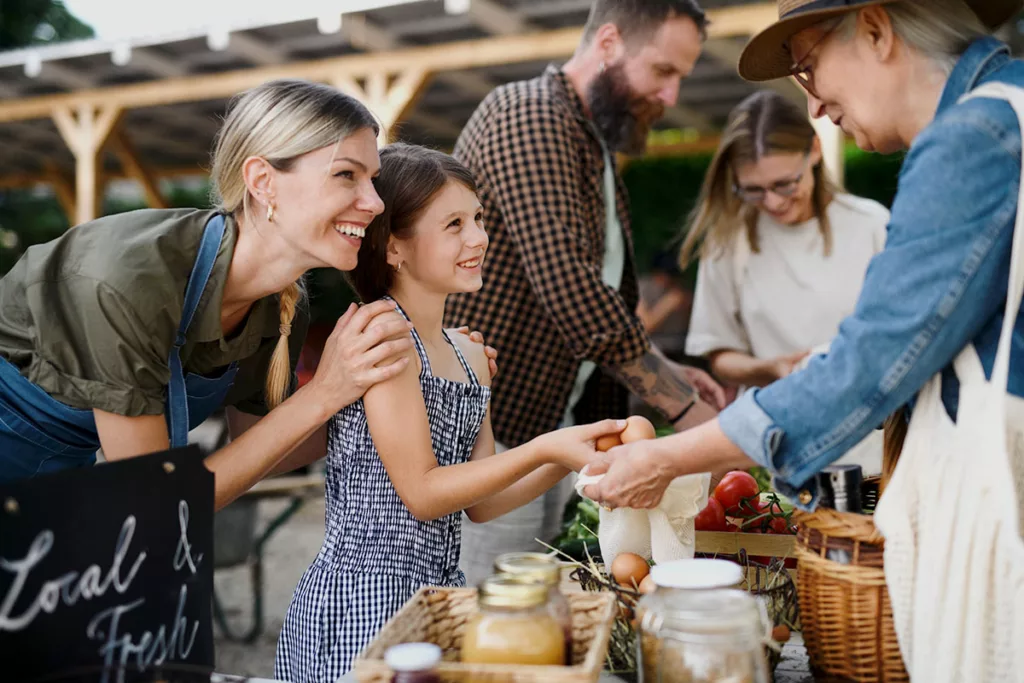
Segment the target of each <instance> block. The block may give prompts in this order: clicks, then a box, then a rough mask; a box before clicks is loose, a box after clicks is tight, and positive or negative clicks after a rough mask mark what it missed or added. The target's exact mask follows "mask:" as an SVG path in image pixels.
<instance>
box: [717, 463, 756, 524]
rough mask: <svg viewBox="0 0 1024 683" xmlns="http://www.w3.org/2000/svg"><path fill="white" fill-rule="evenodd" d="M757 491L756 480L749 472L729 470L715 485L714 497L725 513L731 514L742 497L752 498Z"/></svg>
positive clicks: (734, 511) (735, 510)
mask: <svg viewBox="0 0 1024 683" xmlns="http://www.w3.org/2000/svg"><path fill="white" fill-rule="evenodd" d="M759 492H760V490H759V489H758V487H757V480H756V479H754V478H753V477H752V476H750V474H748V473H747V472H742V471H738V472H730V473H729V474H727V475H725V476H724V477H722V481H720V482H718V486H716V487H715V498H716V499H717V500H718V502H719V503H721V504H722V507H724V508H725V512H726V514H729V515H733V514H735V513H736V512H737V511H738V509H739V507H738V506H739V504H740V502H741V501H743V499H744V498H752V497H754V496H756V495H757V494H758V493H759Z"/></svg>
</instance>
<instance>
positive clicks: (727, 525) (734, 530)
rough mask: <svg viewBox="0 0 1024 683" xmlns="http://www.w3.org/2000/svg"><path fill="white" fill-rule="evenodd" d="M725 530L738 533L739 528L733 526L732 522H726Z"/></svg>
mask: <svg viewBox="0 0 1024 683" xmlns="http://www.w3.org/2000/svg"><path fill="white" fill-rule="evenodd" d="M725 530H726V531H732V532H738V531H739V530H740V528H739V527H738V526H736V525H735V524H733V523H732V522H728V523H726V525H725Z"/></svg>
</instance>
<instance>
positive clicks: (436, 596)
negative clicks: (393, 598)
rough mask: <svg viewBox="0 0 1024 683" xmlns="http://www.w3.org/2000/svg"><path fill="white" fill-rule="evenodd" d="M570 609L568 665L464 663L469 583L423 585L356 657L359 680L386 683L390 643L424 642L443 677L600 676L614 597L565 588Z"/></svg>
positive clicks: (471, 604)
mask: <svg viewBox="0 0 1024 683" xmlns="http://www.w3.org/2000/svg"><path fill="white" fill-rule="evenodd" d="M565 597H566V599H567V600H568V601H569V606H570V608H571V609H572V637H573V653H572V655H573V656H572V661H573V665H572V666H510V665H498V664H463V663H461V662H460V661H459V655H460V653H461V649H462V635H463V632H464V631H465V628H466V623H467V622H468V621H469V619H470V617H472V616H473V614H474V613H475V612H476V611H477V601H476V589H474V588H423V589H421V590H420V591H419V592H418V593H416V595H414V596H413V597H412V598H411V599H410V600H409V602H407V603H406V604H405V606H404V607H403V608H402V609H401V610H400V611H399V612H398V614H396V615H395V616H394V617H392V618H391V620H390V621H389V622H388V623H387V624H385V626H384V628H383V629H381V631H380V633H378V634H377V637H376V638H375V639H374V641H373V642H372V643H370V645H369V646H367V648H366V649H365V650H363V652H362V654H360V655H359V657H358V659H356V661H355V666H354V672H355V676H356V679H357V680H359V681H360V683H390V681H391V677H392V675H393V672H392V671H391V670H390V669H389V668H388V666H387V664H385V663H384V653H385V652H386V651H387V649H388V648H389V647H391V646H392V645H398V644H401V643H412V642H429V643H434V644H436V645H438V646H440V647H441V649H442V650H443V651H444V661H443V662H442V664H441V665H440V666H439V667H438V669H437V671H438V674H440V676H441V678H442V679H443V680H444V681H451V682H458V683H468V682H469V681H472V682H473V683H476V682H478V681H485V682H486V683H546V682H551V683H584V682H586V683H594V682H595V681H597V679H598V678H599V677H600V675H601V668H602V666H603V665H604V660H605V654H606V653H607V651H608V639H609V637H610V636H611V629H612V622H613V621H614V620H615V614H616V610H617V608H616V604H615V598H614V596H612V595H611V594H607V593H604V594H602V593H569V594H567V595H566V596H565Z"/></svg>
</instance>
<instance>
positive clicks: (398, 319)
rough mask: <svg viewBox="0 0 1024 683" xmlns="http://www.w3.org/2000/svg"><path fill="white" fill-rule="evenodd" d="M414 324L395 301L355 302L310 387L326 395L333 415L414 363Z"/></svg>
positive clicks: (329, 341)
mask: <svg viewBox="0 0 1024 683" xmlns="http://www.w3.org/2000/svg"><path fill="white" fill-rule="evenodd" d="M410 329H411V327H410V325H409V322H408V321H406V320H405V318H403V317H402V316H401V315H399V314H398V313H397V312H396V311H395V307H394V304H391V303H390V302H387V301H376V302H374V303H372V304H367V305H365V306H361V307H359V308H357V307H356V306H355V305H354V304H353V305H352V306H350V307H349V309H348V310H347V311H346V312H345V315H343V316H342V317H341V319H340V320H338V323H337V325H335V327H334V331H333V332H332V333H331V336H330V337H329V338H328V339H327V343H326V344H325V345H324V352H323V355H322V356H321V357H320V364H319V365H318V366H317V369H316V374H315V375H314V376H313V379H311V380H310V382H309V384H307V385H306V386H308V387H310V389H311V390H314V391H318V392H320V393H321V394H322V395H323V399H322V400H323V402H324V406H325V408H326V409H327V411H328V412H329V413H330V414H334V413H336V412H337V411H339V410H341V409H342V408H344V407H345V406H347V405H351V404H352V403H355V402H356V401H358V400H359V399H360V398H362V396H363V394H365V393H366V391H367V390H368V389H369V388H370V387H372V386H374V385H375V384H378V383H380V382H385V381H387V380H389V379H392V378H393V377H396V376H397V375H399V374H400V373H401V372H402V370H404V369H405V368H406V366H408V365H409V362H410V352H413V348H414V347H413V343H412V335H411V334H410ZM412 356H415V353H414V352H413V353H412Z"/></svg>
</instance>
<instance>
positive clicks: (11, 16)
mask: <svg viewBox="0 0 1024 683" xmlns="http://www.w3.org/2000/svg"><path fill="white" fill-rule="evenodd" d="M95 35H96V34H95V32H94V31H93V30H92V27H91V26H89V25H87V24H84V23H82V22H81V21H80V20H79V19H78V18H77V17H75V16H74V15H73V14H71V12H69V11H68V9H67V7H65V6H64V3H63V2H61V0H3V2H2V3H0V50H13V49H15V48H19V47H27V46H29V45H46V44H48V43H59V42H62V41H66V40H79V39H82V38H92V37H94V36H95Z"/></svg>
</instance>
